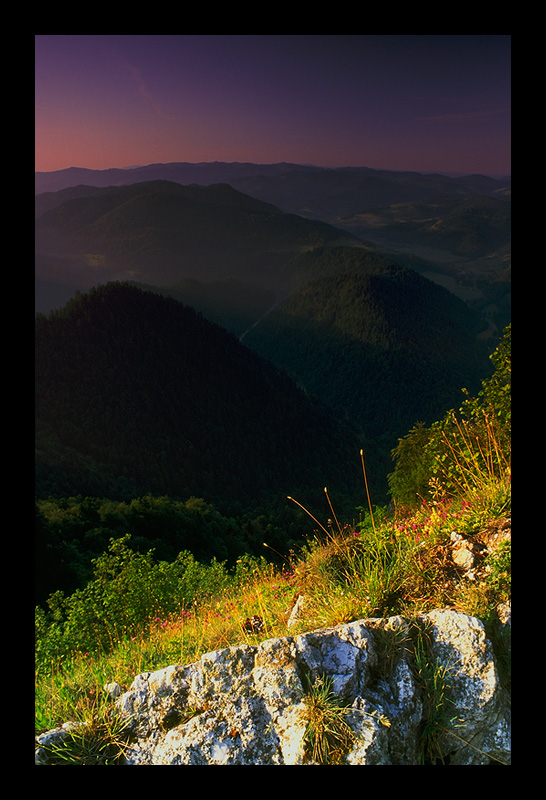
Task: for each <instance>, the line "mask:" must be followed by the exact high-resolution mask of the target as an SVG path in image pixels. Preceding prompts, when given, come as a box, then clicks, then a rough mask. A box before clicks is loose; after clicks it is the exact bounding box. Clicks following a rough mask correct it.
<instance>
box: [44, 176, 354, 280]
mask: <svg viewBox="0 0 546 800" xmlns="http://www.w3.org/2000/svg"><path fill="white" fill-rule="evenodd" d="M60 194H61V197H60V198H57V200H60V201H61V202H58V203H56V204H55V203H52V200H51V198H48V197H47V196H46V197H44V196H40V197H39V198H37V201H36V204H37V219H36V223H35V231H36V263H37V266H36V273H37V278H38V279H40V280H44V281H50V282H51V281H55V282H57V283H65V284H68V285H72V286H76V287H77V288H90V286H92V285H94V284H95V283H97V282H103V283H105V282H107V281H109V280H134V281H140V282H143V283H154V284H174V283H177V282H179V281H181V280H183V279H186V278H194V279H199V280H202V281H212V280H218V279H225V278H230V279H238V280H242V281H246V282H250V283H252V284H257V285H262V286H267V287H274V288H279V287H281V286H282V285H283V283H285V282H286V275H284V274H283V268H284V266H285V264H286V263H287V261H288V260H289V259H290V257H291V256H293V255H295V254H296V253H298V252H301V251H302V250H305V249H308V248H311V247H315V246H317V245H323V244H328V243H340V242H345V243H348V242H353V243H355V244H357V243H358V240H357V239H356V237H354V236H352V235H351V234H349V233H345V232H343V231H340V230H339V229H337V228H334V227H332V226H330V225H327V224H325V223H321V222H317V221H312V220H305V219H303V218H301V217H299V216H296V215H293V214H286V213H283V212H281V211H279V209H277V208H275V207H274V206H271V205H269V204H267V203H264V202H262V201H259V200H255V199H254V198H251V197H249V196H248V195H244V194H242V193H240V192H238V191H236V190H235V189H233V188H232V187H230V186H228V185H227V184H216V185H214V186H206V187H205V186H197V185H192V186H182V185H181V184H178V183H172V182H168V181H153V182H146V183H137V184H134V185H131V186H122V187H108V188H105V189H90V188H89V187H83V188H76V189H67V190H64V191H62V192H60ZM43 209H47V210H43Z"/></svg>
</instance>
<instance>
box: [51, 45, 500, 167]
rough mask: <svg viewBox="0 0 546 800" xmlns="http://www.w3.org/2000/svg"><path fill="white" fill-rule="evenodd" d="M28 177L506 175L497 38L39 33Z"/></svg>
mask: <svg viewBox="0 0 546 800" xmlns="http://www.w3.org/2000/svg"><path fill="white" fill-rule="evenodd" d="M35 39H36V59H35V65H36V116H35V119H36V154H35V169H36V170H38V171H51V170H58V169H64V168H66V167H72V166H75V167H89V168H93V169H107V168H109V167H127V166H135V165H141V164H151V163H156V162H163V163H166V162H170V161H190V162H199V161H230V162H231V161H251V162H255V163H275V162H279V161H288V162H294V163H300V164H316V165H319V166H330V167H337V166H366V167H372V168H374V169H392V170H415V171H418V172H427V171H438V172H460V173H467V174H468V173H473V172H479V173H482V174H486V175H498V176H500V175H507V174H509V173H510V171H511V165H510V97H511V79H510V74H511V65H510V46H511V37H510V36H509V35H481V34H462V35H430V34H429V35H413V34H405V35H358V36H349V35H338V34H334V35H325V34H323V35H301V34H291V35H277V34H272V35H247V36H243V35H231V34H229V35H200V34H196V35H178V34H177V35H172V36H171V35H168V34H151V35H145V34H135V35H133V34H130V35H119V34H101V35H99V34H90V35H87V34H81V35H60V34H59V35H57V34H54V35H36V37H35Z"/></svg>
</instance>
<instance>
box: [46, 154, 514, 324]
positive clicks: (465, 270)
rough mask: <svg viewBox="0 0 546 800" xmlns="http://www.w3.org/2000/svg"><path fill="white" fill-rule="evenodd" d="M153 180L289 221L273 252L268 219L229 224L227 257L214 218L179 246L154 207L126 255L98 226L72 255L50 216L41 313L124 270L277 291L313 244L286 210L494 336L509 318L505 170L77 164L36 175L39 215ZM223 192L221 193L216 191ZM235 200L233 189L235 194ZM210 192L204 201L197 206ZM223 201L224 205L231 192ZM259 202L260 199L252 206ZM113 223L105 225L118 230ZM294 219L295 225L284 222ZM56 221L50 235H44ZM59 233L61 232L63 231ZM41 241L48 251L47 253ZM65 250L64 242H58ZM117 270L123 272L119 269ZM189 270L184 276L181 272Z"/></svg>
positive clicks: (280, 222) (128, 238)
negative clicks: (452, 172) (219, 187)
mask: <svg viewBox="0 0 546 800" xmlns="http://www.w3.org/2000/svg"><path fill="white" fill-rule="evenodd" d="M157 181H160V182H164V181H167V182H171V183H172V182H174V183H177V184H180V185H185V186H187V185H189V184H199V185H200V186H202V187H212V186H213V185H214V184H218V183H222V184H224V185H225V184H229V186H230V187H232V188H233V189H236V190H238V191H239V192H242V193H244V194H245V195H246V196H247V200H246V203H247V204H248V203H249V200H250V198H254V199H255V200H260V201H262V202H263V203H265V204H266V206H264V207H262V211H264V212H265V211H266V210H267V212H268V213H273V207H275V209H276V211H277V212H278V211H282V212H284V213H285V217H284V219H283V218H282V217H279V216H278V215H277V218H276V220H275V225H276V226H277V231H276V234H275V236H276V239H277V242H276V244H274V245H273V250H272V246H271V239H270V233H271V230H272V229H273V227H275V226H274V225H270V228H269V231H268V232H267V233H265V231H263V229H262V228H261V227H260V226H258V228H256V220H253V221H252V224H251V225H250V226H248V224H247V223H248V222H250V217H247V219H246V221H245V220H243V218H242V217H241V216H240V217H239V218H238V219H237V220H233V221H232V222H230V223H228V227H229V234H230V237H229V238H227V239H226V241H225V249H224V257H223V258H222V256H221V254H218V248H217V251H216V252H215V253H214V252H213V248H212V245H213V242H214V241H215V237H216V232H215V230H214V228H215V226H214V225H213V226H212V233H211V226H210V224H209V223H208V222H205V221H203V220H202V219H199V217H197V216H195V214H193V215H190V216H188V220H191V225H192V231H191V236H190V237H189V238H187V239H186V240H185V241H180V239H179V241H178V242H176V237H174V236H173V235H172V232H170V231H167V230H166V229H165V228H163V229H158V228H157V226H156V224H155V222H154V217H155V216H156V215H155V212H154V209H150V210H151V212H152V218H151V221H146V220H145V218H144V216H141V222H142V224H141V230H140V231H139V233H138V234H134V235H129V232H128V231H127V230H124V231H123V233H122V237H121V241H120V243H119V245H118V248H121V251H124V252H121V251H120V250H119V249H118V250H116V251H115V252H114V251H113V249H112V248H111V247H108V246H107V245H106V244H105V241H104V234H105V231H104V230H102V229H101V226H100V225H98V224H97V230H96V231H95V230H91V229H90V228H89V226H87V227H88V229H87V235H88V238H87V243H86V245H85V247H86V249H84V251H83V252H82V248H81V245H82V243H83V242H84V238H83V237H82V236H80V237H79V239H78V242H77V244H76V246H75V247H74V246H69V247H68V250H67V247H66V245H67V244H70V242H69V241H68V240H67V237H66V236H65V235H64V234H65V232H67V231H65V227H66V220H65V219H63V218H62V216H63V215H59V216H58V217H57V219H55V217H50V218H49V219H47V220H45V219H44V220H43V221H41V222H38V223H37V242H38V245H39V249H38V255H37V276H38V281H37V301H36V307H37V308H38V310H41V311H46V310H48V309H49V308H52V307H55V306H59V305H62V304H63V303H64V302H66V300H67V299H68V297H70V296H71V293H73V291H74V288H80V289H86V288H89V287H90V286H92V285H94V284H95V283H96V282H97V281H107V280H111V279H126V278H127V277H129V275H128V271H129V272H131V273H132V277H133V278H134V279H135V280H139V281H141V282H144V283H146V282H148V283H152V284H157V283H160V284H163V283H165V281H166V282H167V283H169V282H171V283H172V282H179V281H184V280H186V279H187V278H188V277H191V278H193V279H194V280H200V281H202V282H205V283H207V282H209V281H222V280H233V279H238V280H241V279H242V280H243V282H245V283H247V284H248V283H249V282H250V283H251V284H252V283H255V282H256V281H262V286H263V282H264V279H267V280H268V281H269V288H270V289H275V286H273V285H272V284H271V281H272V279H273V278H275V279H277V280H278V279H279V278H280V275H279V265H280V264H281V262H286V260H287V257H288V256H289V255H290V254H292V253H293V252H294V247H296V248H298V247H304V248H307V247H310V246H312V245H311V241H310V238H309V236H308V235H307V234H305V235H304V241H303V242H302V241H298V239H299V236H300V234H301V233H302V232H303V231H302V230H300V231H299V232H298V233H297V234H296V232H295V230H294V225H295V220H294V219H293V218H291V217H290V215H297V216H298V217H299V218H305V219H307V220H309V221H311V220H313V221H321V222H326V223H328V224H330V225H332V226H334V227H335V228H337V230H338V231H341V234H339V233H338V234H337V236H338V237H339V236H340V235H342V236H343V235H344V236H346V237H347V236H348V235H349V234H350V235H351V236H355V237H357V239H358V240H360V243H361V245H362V246H364V247H367V248H368V249H370V247H373V248H374V249H379V250H382V251H385V252H389V253H390V255H391V257H394V258H395V259H396V260H397V261H398V263H400V264H402V265H404V266H408V267H410V268H411V269H414V270H416V271H418V272H420V273H422V274H425V275H426V276H427V277H428V278H430V279H432V280H435V281H436V282H438V283H440V284H441V285H444V286H446V287H447V288H448V289H449V290H450V291H451V292H453V293H454V294H456V295H457V296H459V297H461V298H462V299H464V300H465V302H467V303H469V304H470V305H471V306H472V307H473V308H475V309H477V310H479V311H480V312H481V313H483V314H486V315H487V316H488V318H489V320H490V323H491V330H492V332H497V333H498V332H499V331H500V330H502V328H503V327H504V326H505V325H506V324H507V323H508V322H509V320H510V191H511V182H510V178H509V177H506V178H502V179H500V178H491V177H488V176H484V175H467V176H458V177H455V176H447V175H440V174H421V173H417V172H401V171H389V170H374V169H370V168H367V167H343V168H335V169H328V168H322V167H315V166H312V165H298V164H286V163H280V164H252V163H223V162H213V163H198V164H190V163H185V162H174V163H168V164H150V165H146V166H142V167H135V168H131V169H110V170H89V169H79V168H70V169H67V170H59V171H57V172H51V173H36V177H35V187H36V193H37V196H36V216H37V217H41V216H42V215H43V214H45V212H46V211H51V210H52V209H54V208H55V207H57V206H59V205H61V204H66V203H67V202H69V201H71V200H72V201H73V200H76V199H81V202H83V201H84V200H87V201H89V200H91V199H92V198H95V197H100V196H102V193H103V192H104V191H107V192H109V193H111V192H115V191H116V190H117V189H120V188H122V187H125V186H128V185H130V184H132V185H137V184H144V183H150V182H157ZM224 189H225V186H224ZM213 194H214V191H213ZM216 196H217V199H218V192H216ZM234 198H235V195H233V196H232V198H231V201H234ZM202 199H203V198H202V196H201V198H200V200H199V202H201V200H202ZM240 200H241V198H239V201H240ZM223 201H227V195H226V196H225V197H224V198H223ZM97 202H99V203H100V202H102V201H97ZM257 208H258V207H257V206H255V210H256V211H257ZM142 211H143V210H142ZM209 211H211V209H210V208H209ZM224 211H225V210H224ZM180 212H181V214H182V216H185V214H186V212H184V211H183V210H182V209H180ZM69 217H70V223H69V225H68V228H70V227H71V226H73V225H74V224H75V223H78V220H77V216H72V212H69ZM225 219H226V217H225V214H223V215H221V219H220V221H219V226H218V228H217V230H218V231H219V232H221V231H222V226H223V225H224V222H225ZM111 222H112V221H110V223H108V224H109V225H110V233H111V232H112V226H111ZM271 222H272V220H270V223H271ZM44 223H47V224H44ZM286 223H289V225H288V228H287V229H285V226H286ZM301 224H302V223H301V221H300V223H299V225H300V226H301ZM86 225H87V222H86ZM48 226H49V238H48V237H47V236H45V238H44V234H45V233H46V229H47V227H48ZM200 226H202V236H201V240H202V242H203V241H204V242H206V245H207V246H206V248H205V249H204V250H201V248H198V251H200V252H198V253H197V255H196V250H195V249H192V245H193V244H194V243H195V241H196V239H197V237H198V233H199V231H198V228H199V227H200ZM224 228H225V226H224ZM283 229H284V230H283ZM59 231H60V233H61V234H62V236H59V235H58V234H59ZM81 233H83V231H80V234H81ZM91 233H92V234H93V235H94V234H96V235H97V238H98V240H99V241H100V242H101V244H100V246H99V245H98V241H96V240H95V239H94V238H93V236H91V240H89V234H91ZM262 233H265V238H264V240H263V242H262V244H261V246H258V240H259V238H260V236H261V235H262ZM330 233H331V232H330ZM317 234H318V239H320V237H321V236H326V237H327V241H331V238H330V235H329V234H328V233H327V232H326V231H325V230H323V231H321V232H320V233H319V232H318V231H316V230H315V234H314V235H312V236H311V239H312V241H314V242H315V243H317V241H318V239H317ZM237 235H239V243H238V244H236V241H235V240H236V238H237ZM219 238H221V233H220V237H219ZM334 238H335V237H334ZM216 241H217V240H216ZM324 241H326V240H324ZM349 241H351V242H352V243H354V241H355V239H351V240H348V239H346V240H345V243H349ZM45 242H47V245H48V246H47V247H46V248H45V252H44V247H43V245H44V243H45ZM72 243H74V239H73V238H72ZM338 243H339V239H338ZM217 244H218V241H217ZM59 245H62V247H61V248H59ZM173 248H174V249H178V250H179V252H178V255H177V257H176V258H175V261H176V265H177V267H176V268H177V275H176V277H175V278H173V276H172V272H171V271H170V267H168V268H167V269H166V270H164V271H163V273H162V274H161V275H160V274H158V275H155V276H154V277H153V278H150V276H149V275H146V276H145V275H143V274H142V264H141V263H138V258H139V254H140V253H142V255H143V257H144V258H147V259H148V261H150V260H151V259H154V260H155V261H156V262H157V270H158V273H159V272H160V271H161V270H162V269H163V265H164V264H165V263H166V262H168V263H169V264H170V265H171V266H172V265H173V259H172V254H173ZM59 249H61V250H62V253H63V254H62V256H59ZM241 250H242V251H245V252H246V256H244V255H243V256H242V257H241ZM249 250H252V254H249V253H248V251H249ZM106 251H108V252H106ZM127 254H129V256H130V260H131V262H132V265H129V266H128V265H127V259H126V258H125V259H124V258H121V257H122V256H123V255H127ZM169 259H170V260H169ZM241 259H242V260H241ZM119 266H121V272H119V271H116V270H118V267H119ZM181 271H182V273H183V274H180V273H181ZM188 272H189V274H188ZM213 302H215V301H213Z"/></svg>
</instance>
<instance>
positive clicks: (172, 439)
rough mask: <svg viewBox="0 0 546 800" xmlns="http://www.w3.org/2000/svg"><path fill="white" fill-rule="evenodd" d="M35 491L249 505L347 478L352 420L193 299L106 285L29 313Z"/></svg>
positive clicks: (351, 472)
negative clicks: (45, 311) (32, 321)
mask: <svg viewBox="0 0 546 800" xmlns="http://www.w3.org/2000/svg"><path fill="white" fill-rule="evenodd" d="M36 417H37V424H36V430H37V444H36V447H37V467H36V477H37V496H38V497H47V496H49V495H51V496H55V497H67V496H71V495H83V496H86V495H88V496H94V497H109V498H116V499H123V500H127V499H130V498H132V497H138V496H141V495H145V494H147V493H152V494H155V495H156V496H157V495H169V496H170V497H172V498H181V499H183V500H186V499H187V498H188V497H191V496H197V497H200V498H203V499H205V500H206V501H207V502H213V503H215V504H218V507H219V508H221V509H222V510H226V509H227V510H228V511H229V512H230V513H231V512H232V511H233V509H238V510H239V511H241V510H248V509H249V508H252V509H256V508H259V507H261V506H263V505H264V504H265V505H267V504H268V503H269V504H270V503H272V502H275V501H276V498H279V497H282V498H283V501H284V503H285V504H286V502H287V501H286V496H287V494H292V493H296V492H298V491H299V492H302V493H303V494H302V495H301V496H305V492H309V491H311V492H312V493H314V494H315V496H316V495H317V492H318V493H320V492H321V491H322V487H323V486H324V484H325V483H327V482H330V483H331V485H332V486H335V487H336V489H337V490H338V491H339V492H340V493H343V492H346V493H347V494H348V495H351V494H352V493H353V492H354V491H355V490H356V488H357V486H358V485H359V484H360V487H359V488H360V490H361V479H360V476H359V474H358V448H359V441H358V438H357V437H356V436H355V432H354V430H353V429H352V428H351V427H350V426H349V425H348V424H346V423H344V422H340V421H339V420H338V419H336V418H335V417H334V416H333V415H332V414H331V413H330V412H329V411H328V410H327V409H326V408H325V407H323V406H322V405H321V404H320V403H318V402H317V401H316V400H314V399H312V398H310V397H309V396H307V395H306V394H305V393H304V392H302V391H301V390H300V389H299V388H297V387H296V385H295V384H294V383H293V382H292V381H291V380H290V379H289V378H288V377H287V376H286V375H285V374H284V373H283V372H282V371H280V370H278V369H277V368H276V367H274V366H273V365H272V364H270V363H266V362H265V361H264V360H263V359H262V358H260V357H259V356H258V355H256V354H255V353H253V352H252V351H251V350H249V349H248V348H246V347H245V346H243V345H242V344H241V343H240V342H239V341H238V340H237V339H236V338H235V337H234V336H232V335H231V334H229V333H228V332H227V331H226V330H225V329H223V328H220V327H218V326H216V325H214V324H213V323H211V322H209V321H208V320H206V319H205V318H203V317H202V316H201V315H199V314H198V313H197V312H195V311H194V310H193V309H191V308H189V307H187V306H184V305H182V304H181V303H179V302H177V301H175V300H173V299H171V298H165V297H161V296H159V295H157V294H154V293H151V292H144V291H142V290H140V289H137V288H135V287H132V286H128V285H124V284H115V283H114V284H109V285H108V286H101V287H98V288H96V289H93V290H91V291H90V292H89V293H88V294H80V295H78V296H76V297H75V298H74V299H73V300H71V301H70V302H69V303H68V304H67V305H66V307H65V308H64V309H63V310H62V311H58V312H54V313H52V314H51V315H50V316H49V317H46V316H43V315H37V319H36Z"/></svg>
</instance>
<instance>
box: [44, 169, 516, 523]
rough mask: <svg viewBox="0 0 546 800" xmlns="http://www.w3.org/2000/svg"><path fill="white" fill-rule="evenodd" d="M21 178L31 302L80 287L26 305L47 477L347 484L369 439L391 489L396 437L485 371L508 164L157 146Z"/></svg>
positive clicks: (156, 483) (215, 487)
mask: <svg viewBox="0 0 546 800" xmlns="http://www.w3.org/2000/svg"><path fill="white" fill-rule="evenodd" d="M36 189H37V192H38V194H37V195H36V198H35V203H36V213H35V217H36V219H35V231H36V235H35V240H36V286H37V289H36V308H37V310H38V311H41V312H43V313H46V314H49V312H50V311H51V309H53V308H58V309H61V307H63V306H64V304H65V303H66V301H67V300H68V299H69V297H71V296H72V295H74V292H75V291H76V290H78V291H81V292H83V293H84V294H83V295H81V296H77V297H76V299H75V300H74V301H71V302H70V303H69V305H68V306H67V307H66V308H64V309H63V310H60V311H58V312H56V313H53V314H51V316H50V317H49V318H48V319H46V318H45V317H43V316H40V315H39V316H38V319H37V323H36V335H37V376H38V379H37V414H38V425H37V431H38V443H37V452H38V462H37V463H38V472H37V477H38V483H37V491H38V493H39V494H41V495H42V496H44V495H47V494H48V493H50V494H54V495H57V496H63V495H64V494H66V493H87V494H97V495H100V494H102V495H104V496H112V495H119V496H121V495H123V496H124V497H127V496H131V495H133V494H135V493H143V492H146V491H150V492H152V493H160V494H162V493H169V494H173V495H175V496H180V497H186V496H187V495H188V494H195V495H197V496H200V497H205V498H206V499H207V500H211V501H213V502H218V503H223V504H224V505H225V507H226V508H227V509H228V510H229V508H228V507H229V504H230V503H232V504H233V503H235V505H237V503H239V504H240V506H241V507H243V506H244V507H245V508H248V507H249V505H252V503H253V502H255V503H257V504H258V505H261V506H262V507H263V506H264V504H266V505H267V503H269V502H272V501H271V497H272V495H275V497H277V498H279V497H285V495H286V494H291V493H292V492H296V491H298V490H301V491H302V492H303V493H310V494H311V495H313V494H316V492H319V494H320V492H321V491H322V488H323V486H324V484H325V483H327V482H330V483H332V481H333V482H334V484H337V488H339V491H340V492H342V493H343V494H344V495H345V496H346V497H350V498H354V496H355V492H358V486H359V485H360V488H362V487H361V474H360V473H359V470H358V466H359V465H358V463H357V455H358V451H359V448H360V446H362V444H364V446H365V448H366V452H367V453H368V454H369V458H370V473H371V482H372V483H373V485H374V491H375V492H376V498H377V501H378V502H379V501H384V499H385V494H384V491H385V479H386V474H387V472H388V471H389V470H390V469H391V468H392V462H391V461H390V451H391V449H392V448H393V447H394V446H395V445H396V442H397V438H398V437H400V436H403V435H404V434H405V433H407V431H408V430H409V428H410V427H411V426H412V425H413V424H414V423H415V422H417V421H425V422H431V421H433V420H434V419H437V418H439V417H440V416H442V415H443V413H444V412H445V411H446V410H447V409H449V408H451V407H453V406H454V405H456V404H457V403H458V402H459V401H460V399H461V388H462V387H463V386H464V387H467V388H468V389H469V390H471V391H475V390H477V389H478V388H479V385H480V380H481V379H482V378H484V377H486V376H487V375H488V373H489V370H490V363H489V359H488V355H489V353H490V352H491V349H492V348H493V347H494V344H495V341H496V338H497V336H498V332H499V331H500V329H501V328H502V327H503V326H504V325H505V324H507V323H508V321H509V319H510V303H509V300H510V283H509V252H510V223H509V210H510V200H509V181H508V180H507V181H497V180H494V179H490V178H485V177H483V176H470V177H467V178H449V177H446V176H439V175H419V174H417V173H390V172H385V171H374V170H367V169H349V168H348V169H340V170H321V169H317V168H314V167H306V166H303V167H300V166H298V165H286V164H279V165H269V166H264V165H245V164H195V165H188V164H167V165H150V166H149V167H142V168H134V169H128V170H106V171H92V170H76V169H71V170H63V171H60V172H58V173H49V174H39V173H38V174H37V175H36ZM427 255H428V256H429V257H426V256H427ZM112 281H115V282H120V281H121V282H123V284H124V285H120V284H119V283H114V284H112V285H111V286H108V287H107V288H100V289H98V290H97V289H93V290H92V291H91V292H90V294H86V292H87V291H88V290H90V289H92V287H96V286H99V285H104V284H108V283H109V282H112ZM128 283H131V284H132V285H131V286H129V285H128ZM442 284H444V285H442ZM446 287H447V288H446ZM448 289H449V290H448ZM161 295H163V296H161ZM196 312H198V313H196ZM219 326H220V327H219ZM272 364H274V365H275V368H274V369H273V368H272V366H271V365H272ZM272 369H273V371H272ZM332 485H333V484H332Z"/></svg>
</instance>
